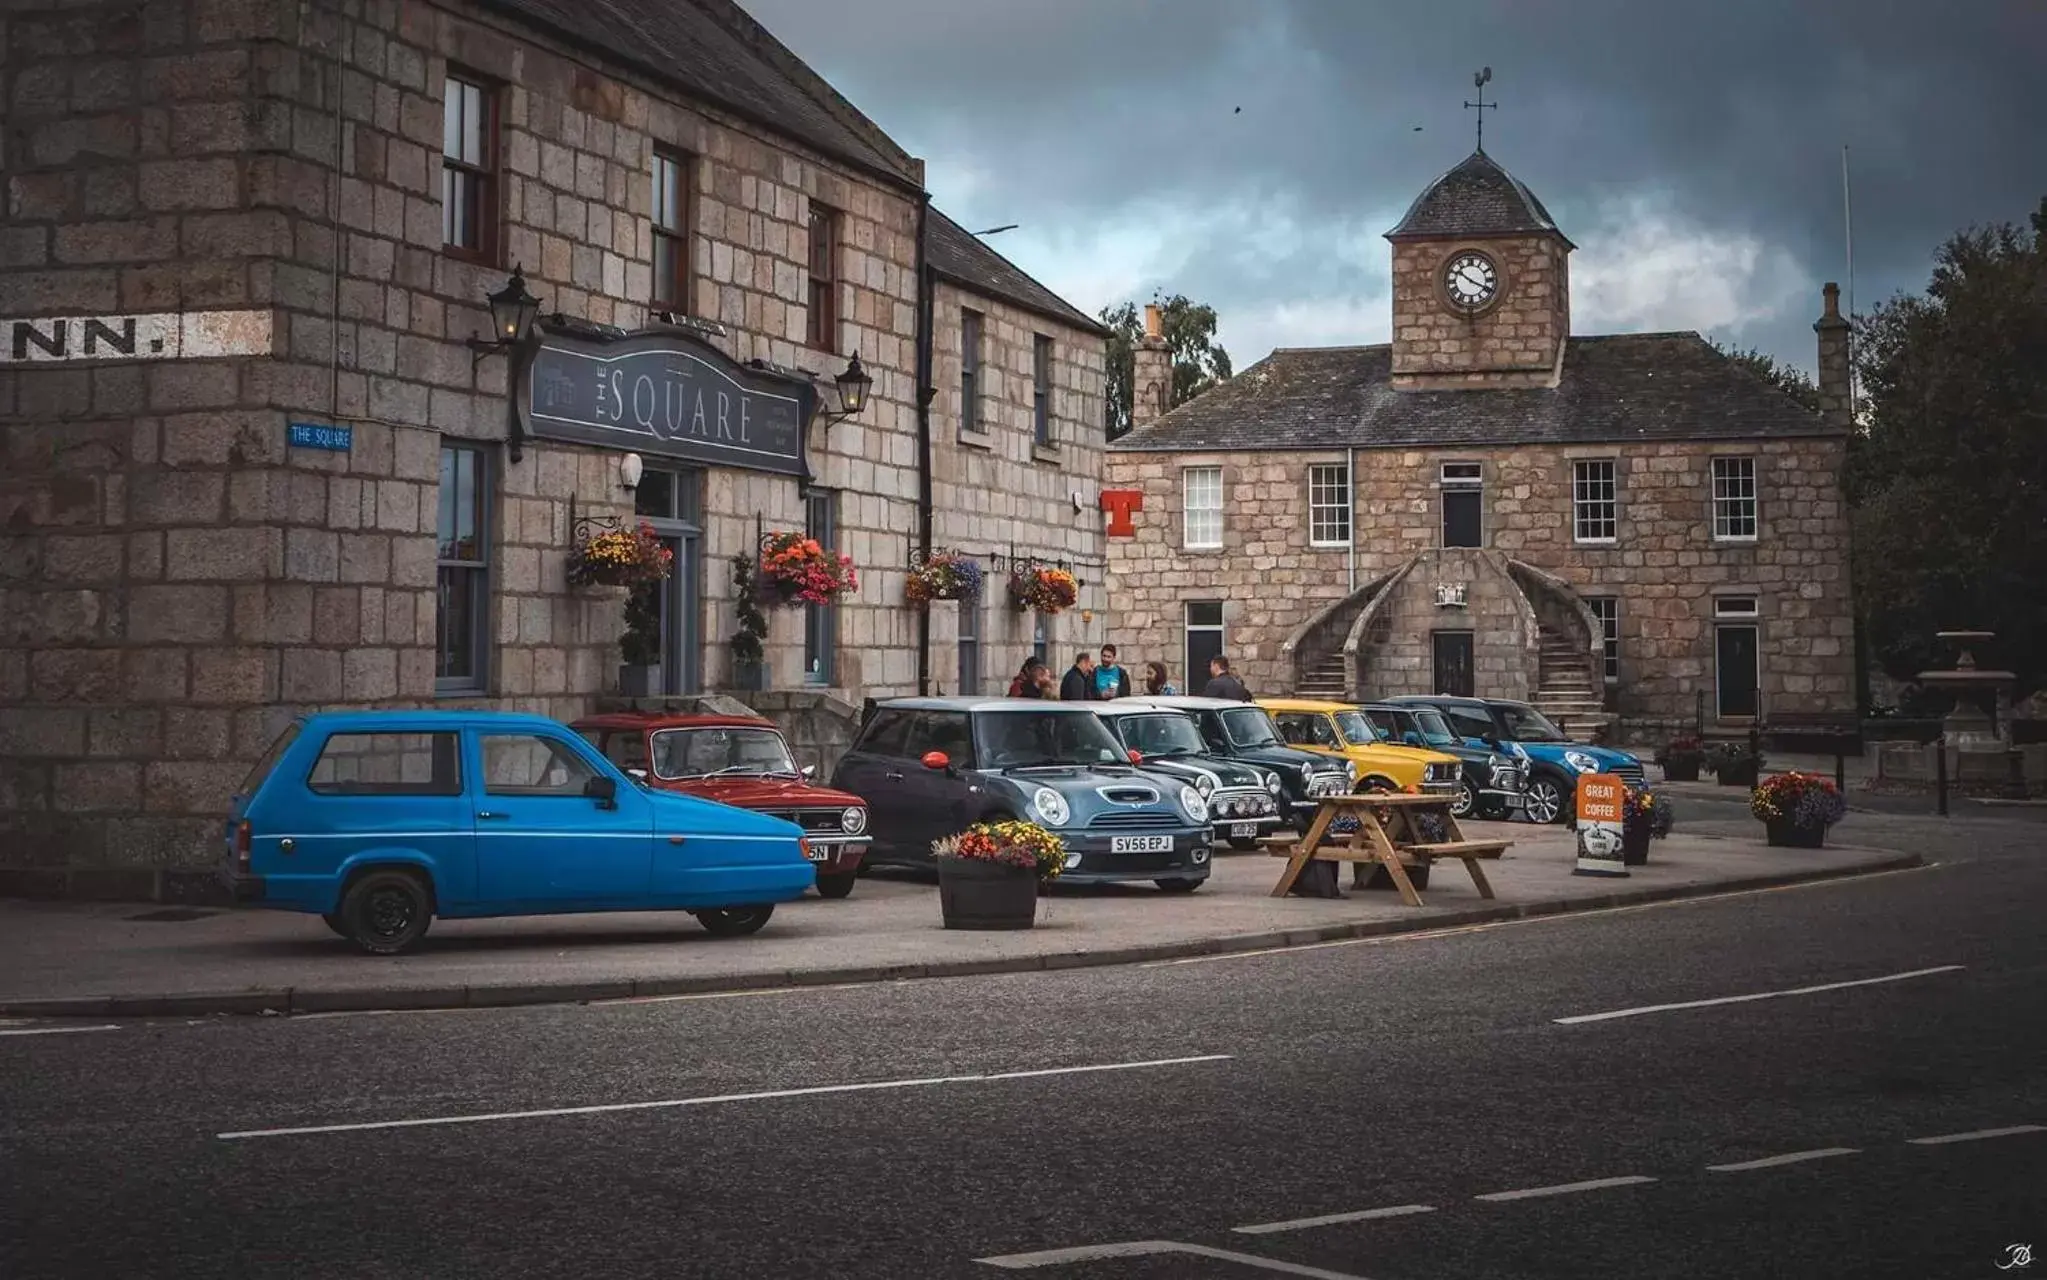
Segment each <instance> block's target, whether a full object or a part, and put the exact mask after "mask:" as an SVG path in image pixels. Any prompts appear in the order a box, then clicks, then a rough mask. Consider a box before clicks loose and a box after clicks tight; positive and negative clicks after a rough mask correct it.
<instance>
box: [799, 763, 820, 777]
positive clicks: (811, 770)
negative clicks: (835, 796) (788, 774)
mask: <svg viewBox="0 0 2047 1280" xmlns="http://www.w3.org/2000/svg"><path fill="white" fill-rule="evenodd" d="M802 773H803V776H804V777H806V778H815V777H816V776H817V766H816V765H814V764H807V765H804V766H803V769H802Z"/></svg>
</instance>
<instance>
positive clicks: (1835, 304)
mask: <svg viewBox="0 0 2047 1280" xmlns="http://www.w3.org/2000/svg"><path fill="white" fill-rule="evenodd" d="M1820 296H1821V297H1822V298H1824V299H1826V304H1827V319H1829V320H1834V319H1838V318H1839V317H1840V315H1841V286H1840V285H1838V284H1835V283H1834V282H1833V281H1832V280H1829V281H1827V283H1826V284H1825V285H1824V286H1822V287H1821V289H1820Z"/></svg>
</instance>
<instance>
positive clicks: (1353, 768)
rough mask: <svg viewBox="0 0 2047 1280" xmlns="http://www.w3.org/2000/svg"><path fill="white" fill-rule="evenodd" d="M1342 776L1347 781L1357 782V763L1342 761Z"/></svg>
mask: <svg viewBox="0 0 2047 1280" xmlns="http://www.w3.org/2000/svg"><path fill="white" fill-rule="evenodd" d="M1343 776H1344V778H1345V779H1346V780H1347V781H1350V782H1356V781H1357V780H1358V762H1357V761H1355V760H1346V761H1344V762H1343Z"/></svg>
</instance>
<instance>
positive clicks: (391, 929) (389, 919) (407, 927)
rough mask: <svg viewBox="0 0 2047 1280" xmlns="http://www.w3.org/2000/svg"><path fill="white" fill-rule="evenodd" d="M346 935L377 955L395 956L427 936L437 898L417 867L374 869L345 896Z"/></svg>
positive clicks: (357, 944)
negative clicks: (394, 869)
mask: <svg viewBox="0 0 2047 1280" xmlns="http://www.w3.org/2000/svg"><path fill="white" fill-rule="evenodd" d="M337 914H338V915H339V916H340V917H341V925H342V929H341V932H342V936H343V937H345V938H347V939H348V940H349V941H350V942H353V943H355V945H356V946H358V947H360V948H362V949H363V950H364V951H365V952H367V953H369V954H370V955H373V956H395V955H397V954H398V953H399V952H401V951H404V950H405V949H406V948H408V947H410V946H412V944H414V943H415V942H418V941H419V940H420V939H421V938H423V937H425V936H426V931H427V926H428V925H430V924H432V923H433V918H434V898H433V894H432V893H431V892H430V891H429V890H428V889H427V884H426V879H425V877H423V876H421V875H419V874H418V873H417V872H413V871H372V872H369V873H368V874H367V875H364V876H362V877H361V878H359V879H358V880H356V882H355V883H353V884H351V885H349V886H348V892H347V893H345V894H343V895H342V897H341V910H340V911H339V912H338V913H337Z"/></svg>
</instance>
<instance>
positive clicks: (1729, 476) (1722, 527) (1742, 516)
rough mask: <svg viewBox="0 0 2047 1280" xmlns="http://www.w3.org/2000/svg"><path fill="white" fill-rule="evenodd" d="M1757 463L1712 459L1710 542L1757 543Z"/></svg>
mask: <svg viewBox="0 0 2047 1280" xmlns="http://www.w3.org/2000/svg"><path fill="white" fill-rule="evenodd" d="M1756 523H1757V522H1756V460H1755V459H1754V458H1715V459H1713V540H1714V541H1715V542H1754V541H1755V540H1756Z"/></svg>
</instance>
